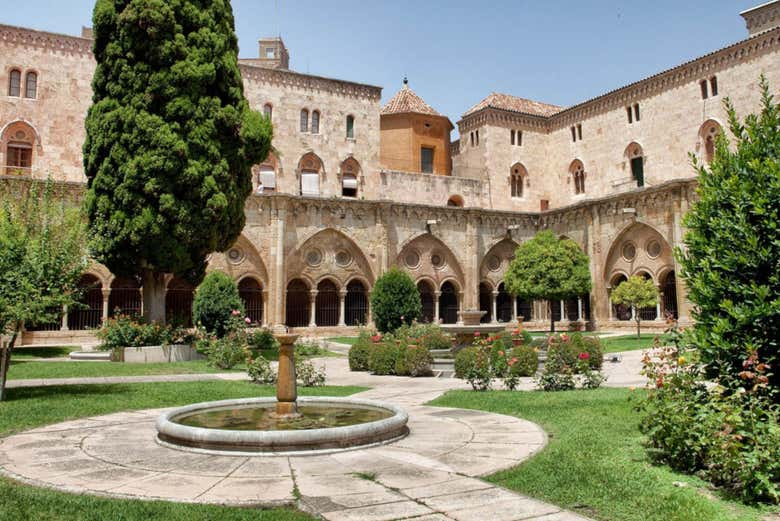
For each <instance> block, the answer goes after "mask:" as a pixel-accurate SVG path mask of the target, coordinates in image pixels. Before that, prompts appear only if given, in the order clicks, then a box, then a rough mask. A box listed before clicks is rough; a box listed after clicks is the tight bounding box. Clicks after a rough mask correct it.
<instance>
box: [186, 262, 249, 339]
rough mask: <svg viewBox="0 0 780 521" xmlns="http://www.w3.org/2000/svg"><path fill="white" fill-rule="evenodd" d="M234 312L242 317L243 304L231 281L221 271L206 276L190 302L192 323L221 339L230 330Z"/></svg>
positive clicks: (236, 288) (234, 284)
mask: <svg viewBox="0 0 780 521" xmlns="http://www.w3.org/2000/svg"><path fill="white" fill-rule="evenodd" d="M234 311H237V312H238V315H240V316H241V317H243V316H244V303H243V301H242V300H241V297H239V295H238V287H237V286H236V283H235V282H234V281H233V279H231V278H230V277H229V276H228V275H227V274H225V273H222V272H221V271H213V272H211V273H209V274H208V275H206V278H204V279H203V282H202V283H201V284H200V286H198V291H196V292H195V299H194V300H193V301H192V321H193V323H194V324H199V325H201V326H203V328H204V329H205V330H206V331H207V332H209V333H213V334H215V335H217V337H219V338H222V337H223V336H225V335H226V334H227V333H228V331H229V330H230V320H231V317H232V316H233V315H234V313H233V312H234Z"/></svg>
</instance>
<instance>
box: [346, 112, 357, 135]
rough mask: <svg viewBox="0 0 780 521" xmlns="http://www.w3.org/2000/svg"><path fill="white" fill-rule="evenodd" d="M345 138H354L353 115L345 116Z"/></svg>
mask: <svg viewBox="0 0 780 521" xmlns="http://www.w3.org/2000/svg"><path fill="white" fill-rule="evenodd" d="M347 139H355V116H352V115H349V116H347Z"/></svg>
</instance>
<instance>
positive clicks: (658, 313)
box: [655, 284, 663, 321]
mask: <svg viewBox="0 0 780 521" xmlns="http://www.w3.org/2000/svg"><path fill="white" fill-rule="evenodd" d="M656 289H658V300H657V301H656V302H655V319H656V321H660V320H661V319H662V317H661V299H662V298H663V293H661V286H660V284H659V285H658V286H656Z"/></svg>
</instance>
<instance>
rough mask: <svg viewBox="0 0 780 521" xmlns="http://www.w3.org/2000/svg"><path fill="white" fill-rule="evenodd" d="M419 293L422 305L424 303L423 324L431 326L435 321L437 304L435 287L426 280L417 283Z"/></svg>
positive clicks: (421, 318)
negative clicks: (434, 292)
mask: <svg viewBox="0 0 780 521" xmlns="http://www.w3.org/2000/svg"><path fill="white" fill-rule="evenodd" d="M417 291H418V292H419V293H420V303H422V317H420V320H421V321H422V322H423V323H426V324H430V323H433V321H434V320H435V313H436V303H435V301H434V295H433V286H431V284H430V283H429V282H427V281H425V280H421V281H420V282H418V283H417Z"/></svg>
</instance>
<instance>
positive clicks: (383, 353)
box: [368, 338, 399, 375]
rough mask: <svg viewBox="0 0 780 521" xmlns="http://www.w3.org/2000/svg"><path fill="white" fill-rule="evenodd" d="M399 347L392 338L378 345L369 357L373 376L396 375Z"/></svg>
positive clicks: (369, 366) (369, 365)
mask: <svg viewBox="0 0 780 521" xmlns="http://www.w3.org/2000/svg"><path fill="white" fill-rule="evenodd" d="M398 351H399V347H398V345H397V344H396V342H395V340H394V339H392V338H390V339H388V340H385V341H384V342H382V343H380V344H376V345H375V346H374V347H373V348H372V349H371V351H370V353H369V355H368V368H369V370H370V371H371V372H372V373H373V374H379V375H382V374H395V362H396V360H397V359H398Z"/></svg>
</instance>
